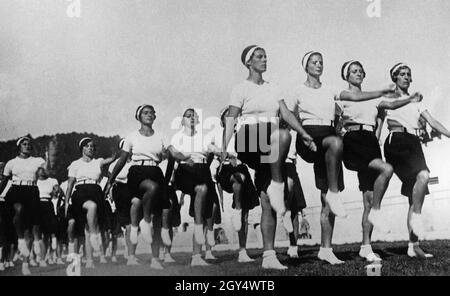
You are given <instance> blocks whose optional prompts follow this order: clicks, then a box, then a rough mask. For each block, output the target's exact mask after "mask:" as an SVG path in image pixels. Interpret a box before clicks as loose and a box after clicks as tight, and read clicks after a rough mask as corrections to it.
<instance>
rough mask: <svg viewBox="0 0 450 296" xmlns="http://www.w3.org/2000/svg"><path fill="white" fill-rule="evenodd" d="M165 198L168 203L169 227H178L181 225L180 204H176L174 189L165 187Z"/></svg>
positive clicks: (170, 186) (176, 197)
mask: <svg viewBox="0 0 450 296" xmlns="http://www.w3.org/2000/svg"><path fill="white" fill-rule="evenodd" d="M167 196H168V197H169V202H170V216H169V221H170V226H172V227H178V226H180V224H181V214H180V210H181V207H180V204H179V203H178V196H177V193H176V192H175V188H174V187H173V186H172V185H169V186H167Z"/></svg>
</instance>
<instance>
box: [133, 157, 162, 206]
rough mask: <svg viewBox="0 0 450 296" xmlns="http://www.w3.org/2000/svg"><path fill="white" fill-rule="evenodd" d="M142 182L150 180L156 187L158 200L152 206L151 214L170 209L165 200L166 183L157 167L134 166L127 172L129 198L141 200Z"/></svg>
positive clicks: (142, 192) (142, 193)
mask: <svg viewBox="0 0 450 296" xmlns="http://www.w3.org/2000/svg"><path fill="white" fill-rule="evenodd" d="M144 180H151V181H153V182H155V183H156V184H157V185H158V193H157V196H158V199H157V200H156V201H155V203H153V204H152V212H153V213H160V212H161V210H162V209H168V208H169V207H170V203H169V200H168V199H167V182H166V180H165V178H164V174H163V172H162V170H161V168H160V167H159V166H138V165H134V166H132V167H131V168H130V170H129V171H128V189H129V190H130V193H131V196H132V197H136V198H139V199H142V196H143V195H144V193H145V191H144V190H143V189H141V188H140V184H141V183H142V181H144Z"/></svg>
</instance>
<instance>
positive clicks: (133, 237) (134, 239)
mask: <svg viewBox="0 0 450 296" xmlns="http://www.w3.org/2000/svg"><path fill="white" fill-rule="evenodd" d="M138 229H139V227H134V226H131V227H130V242H131V243H132V244H133V245H137V243H138Z"/></svg>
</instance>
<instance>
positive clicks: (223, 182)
mask: <svg viewBox="0 0 450 296" xmlns="http://www.w3.org/2000/svg"><path fill="white" fill-rule="evenodd" d="M236 173H239V174H242V175H244V178H245V182H244V184H243V186H242V190H243V193H242V194H241V206H242V208H243V209H244V210H251V209H253V208H254V207H256V206H258V205H259V196H258V194H257V193H256V188H255V185H253V181H252V177H251V176H250V173H249V171H248V168H247V166H246V165H244V164H239V165H237V166H236V167H234V166H232V165H231V164H224V165H222V169H221V170H220V172H218V173H217V180H218V182H219V184H220V186H221V187H222V189H223V190H224V191H226V192H228V193H233V182H232V181H231V177H232V176H233V175H234V174H236ZM232 207H233V209H234V208H235V207H236V205H235V203H234V199H233V204H232Z"/></svg>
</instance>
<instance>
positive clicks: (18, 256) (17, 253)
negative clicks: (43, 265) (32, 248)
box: [12, 244, 28, 262]
mask: <svg viewBox="0 0 450 296" xmlns="http://www.w3.org/2000/svg"><path fill="white" fill-rule="evenodd" d="M25 245H26V244H25ZM27 250H28V247H27ZM19 259H20V254H19V252H16V253H15V254H14V257H13V260H12V262H16V261H17V260H19Z"/></svg>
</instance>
